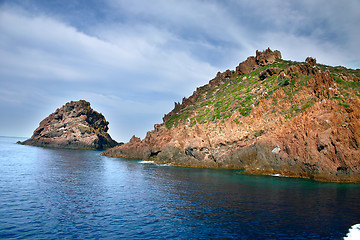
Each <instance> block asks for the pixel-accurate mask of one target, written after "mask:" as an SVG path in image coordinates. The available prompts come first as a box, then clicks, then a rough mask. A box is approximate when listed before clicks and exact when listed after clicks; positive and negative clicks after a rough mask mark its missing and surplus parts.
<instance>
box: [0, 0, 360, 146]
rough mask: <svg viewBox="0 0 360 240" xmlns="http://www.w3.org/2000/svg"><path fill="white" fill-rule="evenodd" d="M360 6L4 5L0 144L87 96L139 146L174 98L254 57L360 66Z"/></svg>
mask: <svg viewBox="0 0 360 240" xmlns="http://www.w3.org/2000/svg"><path fill="white" fill-rule="evenodd" d="M359 12H360V1H358V0H347V1H337V0H336V1H335V0H319V1H318V0H303V1H284V0H274V1H269V0H267V1H265V0H264V1H259V0H253V1H245V0H219V1H216V0H213V1H212V0H208V1H207V0H191V1H172V0H152V1H148V0H133V1H122V0H67V1H64V0H8V1H7V0H0V112H1V115H0V135H2V136H24V137H30V136H31V135H32V132H33V131H34V130H35V128H36V127H37V126H38V124H39V122H40V121H41V120H42V119H43V118H45V117H46V116H48V115H49V114H50V113H52V112H54V111H55V110H56V108H58V107H61V106H62V105H64V104H65V103H66V102H68V101H71V100H80V99H85V100H88V101H90V102H91V106H92V107H93V108H94V109H95V110H96V111H99V112H101V113H103V114H104V115H105V117H106V118H107V120H108V121H109V122H110V125H109V127H110V130H109V132H110V134H111V135H112V136H113V138H114V139H116V140H117V141H124V142H127V141H128V140H129V139H130V137H131V136H132V135H134V134H135V135H137V136H139V137H141V138H143V137H144V136H145V134H146V131H148V130H152V129H153V125H154V124H155V123H161V122H162V117H163V115H164V113H167V112H169V111H170V110H172V108H173V106H174V102H175V101H177V102H178V101H181V99H182V98H183V97H184V96H186V97H188V96H189V95H191V94H192V92H193V91H194V90H195V89H196V87H199V86H202V85H204V84H206V83H208V81H209V80H210V79H212V78H213V77H215V75H216V73H217V72H218V71H225V70H226V69H228V68H229V69H235V67H236V66H237V65H238V64H239V63H240V62H241V61H243V60H245V59H246V58H247V57H248V56H250V55H254V54H255V51H256V49H259V50H264V49H266V48H268V47H270V48H271V49H273V50H275V49H278V50H280V51H281V52H282V56H283V58H284V59H291V60H297V61H304V59H305V58H306V57H307V56H313V57H316V58H317V61H318V62H320V63H323V64H328V65H343V66H346V67H350V68H360V47H359V42H360V27H359V24H360V13H359Z"/></svg>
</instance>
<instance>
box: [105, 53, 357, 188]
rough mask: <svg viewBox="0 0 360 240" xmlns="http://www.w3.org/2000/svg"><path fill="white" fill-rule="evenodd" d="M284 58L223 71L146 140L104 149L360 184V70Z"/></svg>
mask: <svg viewBox="0 0 360 240" xmlns="http://www.w3.org/2000/svg"><path fill="white" fill-rule="evenodd" d="M280 58H281V54H280V52H279V51H274V52H273V51H271V50H270V49H267V50H266V51H264V52H257V53H256V56H255V57H249V58H248V59H247V60H246V61H244V62H243V63H240V64H239V66H238V67H237V68H236V71H234V70H233V71H230V70H227V71H226V72H224V73H218V74H217V76H216V77H215V78H214V79H212V80H211V81H210V82H209V84H207V85H205V86H203V87H200V88H198V89H197V90H196V91H195V92H194V94H193V95H192V96H190V97H189V98H184V99H183V101H182V103H181V104H180V103H175V108H174V109H173V110H172V111H171V112H170V113H168V114H166V115H165V116H164V119H163V120H164V122H163V123H162V124H156V125H155V127H154V130H152V131H149V132H148V133H147V135H146V137H145V138H144V139H143V140H141V139H139V138H136V137H133V138H132V139H131V141H130V142H129V143H127V144H125V145H122V146H117V147H115V148H112V149H109V150H107V151H105V152H104V153H103V154H104V155H106V156H113V157H132V158H140V159H146V160H154V161H155V162H157V163H167V164H171V165H176V166H190V167H209V168H235V169H244V170H245V172H248V173H255V174H281V175H285V176H293V177H304V178H311V179H317V180H324V181H335V182H360V148H359V147H360V82H359V76H360V71H359V70H351V69H346V68H343V67H330V66H324V65H320V64H317V63H316V59H314V58H311V57H309V58H307V59H306V61H305V62H303V63H299V62H292V61H285V60H282V59H280ZM250 69H251V70H250Z"/></svg>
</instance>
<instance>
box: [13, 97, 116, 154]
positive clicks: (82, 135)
mask: <svg viewBox="0 0 360 240" xmlns="http://www.w3.org/2000/svg"><path fill="white" fill-rule="evenodd" d="M108 124H109V123H108V122H107V121H106V119H105V117H104V116H103V115H102V114H101V113H98V112H96V111H94V110H93V109H92V108H91V107H90V103H89V102H87V101H85V100H80V101H71V102H68V103H66V104H65V105H64V106H62V107H61V108H58V109H57V110H56V111H55V112H54V113H52V114H50V115H49V116H48V117H47V118H45V119H44V120H42V121H41V122H40V125H39V127H38V128H37V129H36V130H35V131H34V133H33V135H32V137H31V138H30V139H28V140H26V141H24V142H18V143H19V144H24V145H31V146H41V147H56V148H71V149H97V150H103V149H107V148H110V147H114V146H116V145H117V142H116V141H114V140H113V139H112V138H111V136H110V135H109V134H108V133H107V131H108Z"/></svg>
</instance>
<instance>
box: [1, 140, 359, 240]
mask: <svg viewBox="0 0 360 240" xmlns="http://www.w3.org/2000/svg"><path fill="white" fill-rule="evenodd" d="M18 140H23V139H19V138H7V137H0V238H1V239H70V238H71V239H343V238H344V237H345V236H346V234H347V233H348V232H349V229H350V228H351V226H353V225H355V224H357V223H360V185H357V184H334V183H320V182H315V181H310V180H304V179H293V178H283V177H263V176H247V175H244V174H242V173H241V172H240V171H237V170H214V169H192V168H180V167H169V166H158V165H155V164H145V163H144V162H143V161H137V160H128V159H116V158H108V157H103V156H100V153H101V152H99V151H86V150H64V149H50V148H40V147H31V146H22V145H17V144H15V142H17V141H18ZM357 226H358V225H357ZM354 229H355V227H354ZM354 231H356V229H355V230H354Z"/></svg>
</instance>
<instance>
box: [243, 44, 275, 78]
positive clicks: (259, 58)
mask: <svg viewBox="0 0 360 240" xmlns="http://www.w3.org/2000/svg"><path fill="white" fill-rule="evenodd" d="M276 59H281V53H280V51H278V50H275V51H272V50H271V49H270V48H268V49H266V50H265V51H258V50H256V56H255V57H254V56H251V57H248V58H247V59H246V60H245V61H244V62H242V63H240V64H239V66H237V67H236V73H237V74H239V75H241V74H248V73H250V72H252V71H254V70H255V69H257V68H259V67H262V66H266V65H270V64H273V63H274V62H275V60H276Z"/></svg>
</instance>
